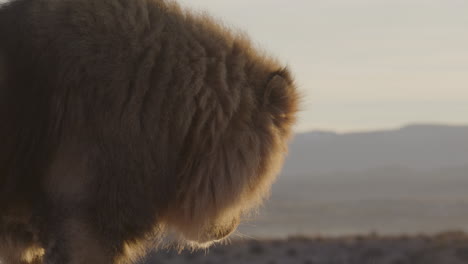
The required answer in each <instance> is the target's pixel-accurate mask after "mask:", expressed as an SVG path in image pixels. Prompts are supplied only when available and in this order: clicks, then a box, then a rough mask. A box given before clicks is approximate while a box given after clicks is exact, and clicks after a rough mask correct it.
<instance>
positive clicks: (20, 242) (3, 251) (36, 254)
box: [0, 219, 44, 264]
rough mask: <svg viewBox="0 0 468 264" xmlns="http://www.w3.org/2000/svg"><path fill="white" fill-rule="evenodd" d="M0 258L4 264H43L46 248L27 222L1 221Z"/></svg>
mask: <svg viewBox="0 0 468 264" xmlns="http://www.w3.org/2000/svg"><path fill="white" fill-rule="evenodd" d="M0 225H1V226H0V260H1V263H4V264H41V263H42V255H43V253H44V250H43V249H42V248H41V247H40V246H39V244H38V243H37V241H36V239H35V234H34V233H33V232H32V231H31V228H29V226H28V225H27V224H24V223H19V222H16V221H7V220H4V219H3V221H1V223H0Z"/></svg>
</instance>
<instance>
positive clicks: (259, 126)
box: [0, 0, 298, 263]
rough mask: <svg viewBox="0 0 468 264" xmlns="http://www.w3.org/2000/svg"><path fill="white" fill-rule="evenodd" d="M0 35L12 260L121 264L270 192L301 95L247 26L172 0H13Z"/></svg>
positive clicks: (223, 231)
mask: <svg viewBox="0 0 468 264" xmlns="http://www.w3.org/2000/svg"><path fill="white" fill-rule="evenodd" d="M0 40H1V41H0V95H1V96H0V122H1V129H0V214H1V215H0V216H1V218H0V223H1V224H2V227H5V228H3V229H0V230H1V231H0V257H3V258H4V259H5V258H8V260H6V261H8V263H10V262H11V263H27V262H28V261H29V262H32V261H35V262H37V263H39V262H40V259H41V258H43V259H44V260H45V262H46V263H125V262H126V261H128V260H131V259H136V258H138V256H139V255H141V254H143V253H144V252H145V250H146V248H148V247H149V246H151V245H154V241H155V239H156V241H157V239H160V240H161V239H162V237H163V236H164V234H166V233H167V232H168V231H171V232H175V233H177V234H178V236H179V240H178V241H179V242H180V243H181V245H189V246H191V247H203V246H206V245H209V244H210V243H211V242H212V241H217V240H220V239H222V238H224V237H226V236H228V235H229V234H230V233H231V232H232V231H233V230H235V228H236V227H237V225H238V224H239V222H240V221H241V220H242V217H243V216H244V215H245V214H246V213H248V212H249V210H250V209H252V208H254V207H255V206H257V205H259V204H260V203H261V202H262V199H264V198H265V196H266V195H267V194H268V190H269V188H270V185H271V183H272V181H273V180H274V178H275V176H276V174H277V173H278V171H279V169H280V167H281V165H282V162H283V158H284V155H285V152H286V150H287V145H286V144H287V140H288V139H289V137H290V135H291V126H292V125H293V123H294V121H295V113H296V111H297V105H298V94H297V91H296V88H295V85H294V82H293V79H292V77H291V75H290V73H289V71H288V69H286V68H285V67H284V66H283V65H281V64H279V63H278V62H277V61H276V60H274V59H272V58H270V57H268V56H266V55H265V54H263V52H261V51H258V50H256V49H255V48H254V47H252V45H251V43H250V42H249V41H248V39H247V38H246V36H245V35H244V34H242V33H236V32H233V31H232V30H229V29H227V28H225V27H222V26H220V23H218V22H217V21H214V20H213V19H211V18H210V17H208V16H206V15H194V14H191V13H190V12H187V11H185V10H183V9H181V8H180V7H179V6H178V5H177V4H175V3H173V2H166V1H163V0H14V1H12V2H11V3H9V4H5V5H3V6H2V7H1V8H0ZM8 219H17V220H15V221H16V222H15V221H14V223H18V225H17V226H18V228H19V231H18V232H23V233H24V232H26V233H27V234H29V236H26V237H29V239H27V240H24V237H23V240H21V238H20V237H18V238H17V239H18V240H16V242H15V235H12V234H13V233H12V232H11V230H10V228H6V227H7V226H11V223H9V224H7V222H8V221H10V220H8ZM10 222H11V221H10ZM19 223H20V224H19ZM161 241H162V240H161ZM5 248H8V249H6V250H3V249H5ZM12 248H16V251H15V252H18V253H14V254H11V253H12V252H13V250H12ZM28 252H29V253H28ZM44 252H45V254H44V256H43V257H41V256H42V254H43V253H44ZM7 254H9V255H7ZM28 254H29V255H28ZM15 256H16V257H15ZM15 258H16V260H15ZM15 261H16V262H15Z"/></svg>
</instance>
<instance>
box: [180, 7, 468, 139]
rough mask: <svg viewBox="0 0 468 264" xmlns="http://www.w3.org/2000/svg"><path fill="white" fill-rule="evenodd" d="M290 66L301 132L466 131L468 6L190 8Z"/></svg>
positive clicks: (467, 103)
mask: <svg viewBox="0 0 468 264" xmlns="http://www.w3.org/2000/svg"><path fill="white" fill-rule="evenodd" d="M180 2H182V3H183V4H184V5H189V6H192V7H195V8H196V9H200V10H208V11H209V12H210V13H212V14H214V15H215V16H216V17H218V18H221V19H222V20H223V21H225V22H226V23H227V24H230V25H233V26H234V27H237V28H241V29H244V30H245V31H247V32H248V33H249V34H250V36H251V38H252V39H254V40H255V42H256V43H258V44H259V45H260V46H262V47H264V48H265V49H266V50H268V51H270V52H271V53H272V54H275V55H277V57H279V58H280V59H282V60H283V61H286V62H287V63H288V64H289V65H290V67H291V69H292V70H293V72H294V73H295V76H296V78H297V80H298V83H299V86H300V89H301V90H302V91H303V92H304V94H305V95H306V100H305V102H304V105H303V108H304V111H303V112H301V114H300V122H299V124H298V127H297V130H299V131H305V130H310V129H333V130H338V131H349V130H363V129H379V128H387V127H397V126H399V125H402V124H406V123H411V122H438V123H449V124H450V123H454V124H459V123H465V124H468V1H466V0H318V1H317V0H303V1H301V0H291V1H285V0H236V1H228V0H183V1H180Z"/></svg>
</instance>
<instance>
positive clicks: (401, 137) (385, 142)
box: [282, 125, 468, 175]
mask: <svg viewBox="0 0 468 264" xmlns="http://www.w3.org/2000/svg"><path fill="white" fill-rule="evenodd" d="M465 165H468V125H467V126H444V125H409V126H405V127H402V128H400V129H397V130H387V131H374V132H360V133H347V134H338V133H334V132H326V131H314V132H309V133H303V134H299V135H297V136H296V137H295V139H294V140H293V142H292V143H291V145H290V149H289V156H288V158H287V159H286V163H285V166H284V169H283V173H282V174H284V175H297V174H309V175H310V174H317V173H319V174H322V173H333V172H349V171H362V170H368V169H374V168H381V167H401V168H409V169H418V170H432V169H438V168H446V167H460V166H465Z"/></svg>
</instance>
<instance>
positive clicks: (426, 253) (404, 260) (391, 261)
mask: <svg viewBox="0 0 468 264" xmlns="http://www.w3.org/2000/svg"><path fill="white" fill-rule="evenodd" d="M144 263H146V264H169V263H174V264H177V263H180V264H182V263H199V264H217V263H220V264H230V263H236V264H253V263H255V264H282V263H285V264H289V263H291V264H292V263H298V264H466V263H468V235H467V234H464V233H461V232H447V233H442V234H439V235H434V236H425V235H419V236H399V237H384V236H378V235H372V234H371V235H367V236H352V237H341V238H321V237H315V238H306V237H291V238H289V239H285V240H263V241H258V240H244V241H234V242H232V243H231V244H230V245H226V246H215V247H213V248H211V249H210V250H209V251H208V252H204V251H197V252H193V253H190V252H182V253H181V254H178V253H177V252H174V251H168V250H162V251H160V252H158V253H153V254H151V255H150V256H149V257H148V260H147V261H146V262H144Z"/></svg>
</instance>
